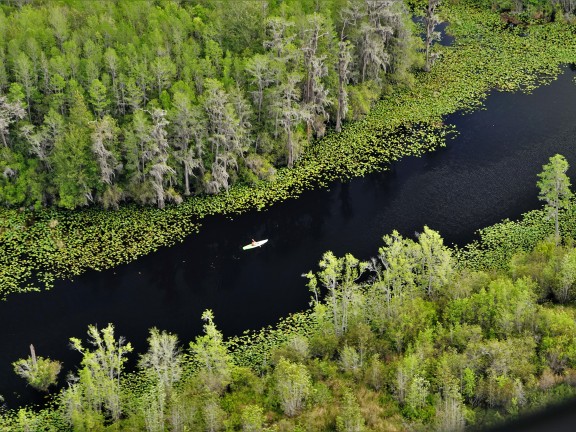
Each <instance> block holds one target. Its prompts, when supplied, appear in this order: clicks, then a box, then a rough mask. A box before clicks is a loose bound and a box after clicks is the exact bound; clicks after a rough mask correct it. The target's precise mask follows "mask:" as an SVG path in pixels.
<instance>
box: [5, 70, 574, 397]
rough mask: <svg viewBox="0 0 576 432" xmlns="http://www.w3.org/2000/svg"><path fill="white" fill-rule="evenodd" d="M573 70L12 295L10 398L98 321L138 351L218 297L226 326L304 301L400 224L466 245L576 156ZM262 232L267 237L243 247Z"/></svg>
mask: <svg viewBox="0 0 576 432" xmlns="http://www.w3.org/2000/svg"><path fill="white" fill-rule="evenodd" d="M575 75H576V73H575V72H574V71H570V70H569V68H566V70H565V73H564V74H563V75H562V76H560V77H559V79H558V80H557V81H555V82H553V83H552V84H550V85H547V86H543V87H541V88H539V89H537V90H535V91H534V93H533V94H532V95H525V94H520V93H518V94H511V93H499V92H493V93H492V94H491V95H490V96H489V97H488V99H487V100H486V108H487V109H486V110H482V111H477V112H475V113H472V114H465V115H462V114H454V115H451V116H448V118H447V119H446V121H447V122H448V123H453V124H455V125H456V127H457V129H458V131H459V136H457V137H456V138H455V139H454V140H452V141H450V142H449V144H448V147H447V148H444V149H440V150H438V151H436V152H433V153H430V154H427V155H425V156H423V157H421V158H414V157H409V158H404V159H403V160H401V161H400V162H398V163H395V164H394V165H393V166H392V167H391V170H390V171H387V172H383V173H375V174H372V175H368V176H366V177H364V178H358V179H355V180H353V181H350V182H349V183H345V184H342V183H339V182H334V183H332V184H330V185H329V187H328V188H327V189H323V190H315V191H308V192H306V193H304V194H303V195H302V196H301V197H300V198H298V199H297V200H289V201H286V202H284V203H280V204H278V205H275V206H273V207H272V208H270V209H269V210H267V211H262V212H258V211H252V212H248V213H246V214H243V215H240V216H236V217H234V219H233V220H231V219H230V218H226V217H223V216H217V217H211V218H209V219H208V220H206V221H205V223H204V226H203V227H202V229H201V231H200V233H199V234H198V235H194V236H191V237H189V238H188V239H187V240H186V241H185V242H184V243H182V244H179V245H177V246H174V247H171V248H163V249H161V250H159V251H158V252H156V253H154V254H151V255H148V256H145V257H142V258H141V259H139V260H137V261H136V262H133V263H130V264H127V265H122V266H120V267H117V268H115V269H112V270H107V271H104V272H88V273H86V274H84V275H82V276H80V277H78V278H76V279H75V280H74V281H60V282H58V283H56V286H55V287H54V289H53V290H52V291H50V292H43V293H31V294H23V295H14V296H12V297H10V298H9V299H8V301H7V302H5V303H1V304H0V329H1V330H0V345H1V346H2V350H1V352H0V378H1V382H2V386H1V388H0V394H2V395H4V396H5V397H6V400H7V402H8V405H9V406H16V405H17V404H20V403H24V402H26V403H29V402H33V401H34V402H39V401H41V397H40V396H38V395H37V394H36V393H35V392H34V391H33V390H31V389H29V388H27V387H26V386H25V383H24V381H23V380H21V379H20V378H18V377H16V375H15V374H14V373H13V372H12V369H11V367H10V364H11V362H13V361H15V360H16V359H18V358H20V357H25V356H27V355H28V351H27V350H28V346H29V344H30V343H33V344H34V345H35V347H36V352H37V354H38V355H41V356H49V357H51V358H54V359H59V360H61V361H63V362H64V365H65V368H66V369H68V370H70V369H71V368H73V367H75V366H76V365H77V364H78V363H79V361H80V355H79V354H78V353H74V352H72V351H71V350H70V349H69V347H68V338H69V337H71V336H76V337H84V335H85V334H86V328H87V326H88V324H97V325H98V326H99V327H104V326H105V325H106V324H107V323H114V324H115V326H116V330H117V334H118V335H124V336H126V338H127V340H128V341H131V342H132V343H133V345H134V346H135V350H136V351H137V352H143V351H144V350H145V349H146V347H145V340H146V337H147V330H148V329H149V328H151V327H153V326H156V327H158V328H160V329H165V330H168V331H171V332H175V333H177V334H178V335H179V336H180V339H181V340H182V341H185V342H186V343H187V342H188V341H190V340H192V339H193V337H194V336H195V335H197V334H198V333H199V331H201V326H202V323H201V321H200V315H201V313H202V311H203V310H204V309H206V308H211V309H213V310H214V313H215V317H216V322H217V324H218V326H219V327H220V328H221V329H222V330H223V332H224V334H225V335H233V334H239V333H241V332H242V331H243V330H245V329H256V328H260V327H262V326H266V325H269V324H273V323H275V322H276V321H277V320H278V319H279V318H280V317H283V316H286V315H288V314H289V313H291V312H295V311H299V310H302V309H304V308H306V307H307V304H308V300H309V293H308V291H307V288H306V287H305V283H304V282H305V281H304V280H303V279H302V278H301V276H300V275H301V274H302V273H305V272H306V271H308V270H311V269H315V268H316V266H317V262H318V260H319V259H320V257H321V255H322V253H323V252H325V251H327V250H332V251H333V252H334V253H336V254H337V255H342V254H344V253H345V252H351V253H353V254H354V255H355V256H357V257H360V258H364V259H367V258H369V257H370V256H372V255H374V254H375V253H376V252H377V250H378V247H379V246H381V237H382V235H384V234H386V233H389V232H391V231H392V230H393V229H397V230H399V231H400V232H401V233H402V234H404V235H408V236H413V235H414V232H416V231H420V230H421V229H422V226H423V225H424V224H428V225H429V226H430V227H431V228H433V229H437V230H439V231H440V232H441V233H442V235H443V236H444V238H445V239H446V241H447V242H448V243H458V244H464V243H466V242H468V241H470V240H471V239H472V238H473V235H474V234H473V233H474V231H475V230H477V229H478V228H481V227H484V226H487V225H490V224H493V223H495V222H497V221H499V220H501V219H503V218H506V217H509V218H517V217H519V216H520V215H521V213H523V212H525V211H527V210H530V209H532V208H535V207H537V206H539V203H538V201H537V189H536V186H535V184H536V180H537V177H536V174H537V173H538V172H539V171H540V170H541V167H542V165H543V164H544V163H546V161H547V160H548V158H549V157H550V156H551V155H553V154H555V153H562V154H564V155H565V156H566V157H567V158H568V160H569V161H571V162H572V163H573V164H576V146H575V142H574V141H575V139H574V137H575V136H576V125H575V124H574V118H576V103H575V102H574V101H576V85H574V83H573V81H572V80H573V78H574V76H575ZM572 172H573V171H571V173H572ZM251 238H255V239H261V238H268V239H269V242H268V243H267V244H266V246H265V247H262V248H258V249H254V250H250V251H243V250H242V249H241V248H242V246H243V245H245V244H247V243H249V242H250V239H251ZM135 357H136V356H134V355H133V357H132V358H133V359H134V358H135ZM64 375H65V374H64V373H63V374H62V377H63V376H64Z"/></svg>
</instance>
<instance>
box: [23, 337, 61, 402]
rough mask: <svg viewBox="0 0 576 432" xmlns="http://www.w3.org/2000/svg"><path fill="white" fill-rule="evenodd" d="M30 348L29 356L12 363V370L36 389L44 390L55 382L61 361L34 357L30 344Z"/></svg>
mask: <svg viewBox="0 0 576 432" xmlns="http://www.w3.org/2000/svg"><path fill="white" fill-rule="evenodd" d="M30 349H31V350H32V355H31V356H30V357H28V358H26V359H20V360H18V361H16V362H14V363H12V366H13V367H14V372H15V373H16V375H18V376H20V377H22V378H24V379H25V380H26V381H28V384H30V385H31V386H32V387H34V388H35V389H36V390H40V391H44V392H46V391H48V387H50V386H51V385H55V384H56V381H57V379H58V374H59V373H60V370H61V369H62V363H60V362H59V361H56V360H50V359H49V358H44V357H36V354H35V353H34V348H33V347H32V346H31V347H30Z"/></svg>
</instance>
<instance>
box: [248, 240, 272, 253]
mask: <svg viewBox="0 0 576 432" xmlns="http://www.w3.org/2000/svg"><path fill="white" fill-rule="evenodd" d="M267 241H268V239H266V240H260V241H257V242H255V243H254V244H249V245H246V246H244V247H243V248H242V249H244V250H247V249H254V248H257V247H260V246H262V245H263V244H264V243H266V242H267Z"/></svg>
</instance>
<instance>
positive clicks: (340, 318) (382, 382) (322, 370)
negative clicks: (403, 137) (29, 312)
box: [0, 222, 576, 432]
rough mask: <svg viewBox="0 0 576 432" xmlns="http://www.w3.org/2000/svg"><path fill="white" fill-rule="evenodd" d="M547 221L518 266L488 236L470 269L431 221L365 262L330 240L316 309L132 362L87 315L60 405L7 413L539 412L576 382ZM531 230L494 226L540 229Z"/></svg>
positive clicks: (339, 426) (212, 417)
mask: <svg viewBox="0 0 576 432" xmlns="http://www.w3.org/2000/svg"><path fill="white" fill-rule="evenodd" d="M547 226H548V230H547V233H548V235H549V237H548V239H547V240H543V241H540V242H538V243H537V244H536V246H535V248H534V249H532V250H528V251H526V252H521V253H516V254H515V255H514V256H513V257H512V259H511V261H508V262H507V266H506V270H501V269H496V268H494V267H492V266H491V265H492V263H494V262H497V261H498V259H499V257H498V250H497V249H493V248H492V247H491V245H490V244H489V243H487V244H484V245H483V246H484V247H485V255H484V258H485V260H484V264H485V266H486V270H484V271H478V270H472V269H470V268H469V267H468V265H469V264H472V265H477V264H478V262H477V261H473V262H468V261H467V259H468V258H467V257H466V256H464V257H463V256H461V255H460V256H458V254H457V255H456V256H455V255H454V252H453V251H452V250H451V249H450V248H448V247H446V246H445V245H444V244H443V240H442V238H441V237H440V236H439V234H438V233H436V232H434V231H433V230H430V229H429V228H427V227H424V229H423V231H422V233H421V234H420V235H419V237H418V239H417V240H411V239H408V238H404V237H402V236H401V235H399V234H398V233H397V232H394V233H392V234H390V235H387V236H384V239H383V245H382V247H381V248H380V249H379V250H378V254H377V255H376V256H375V258H373V259H372V260H370V261H367V262H361V261H360V260H358V259H356V258H354V257H353V256H352V255H350V254H346V255H345V256H343V257H336V256H335V255H334V254H332V253H331V252H327V253H326V254H324V256H323V257H322V259H321V261H320V263H319V269H318V270H315V271H311V272H309V273H308V275H307V277H308V281H309V282H308V286H309V288H310V291H311V305H312V308H311V310H310V311H308V312H307V313H304V314H297V315H294V316H292V317H290V318H289V319H287V320H284V321H283V322H282V323H281V324H280V325H279V326H278V327H277V328H275V329H267V330H264V331H262V332H260V333H254V334H249V335H246V336H242V337H240V338H233V339H230V340H225V339H224V338H223V336H222V334H221V332H220V331H219V330H218V329H217V327H216V324H215V318H214V316H213V314H212V313H211V312H210V311H206V312H205V313H204V314H203V316H202V318H203V319H204V321H205V325H204V333H203V334H202V335H200V336H198V337H197V338H196V339H195V340H194V341H193V342H191V343H190V344H189V345H186V346H185V347H182V346H181V345H180V344H179V342H178V339H177V337H176V336H175V335H172V334H170V333H168V332H162V331H158V330H157V329H152V330H151V332H150V337H149V340H148V342H149V349H148V351H147V352H146V353H145V354H143V355H141V356H140V360H139V362H138V364H139V371H138V372H135V373H127V372H126V371H125V370H124V364H125V362H126V360H127V358H128V357H129V356H130V352H131V351H132V348H131V346H130V344H129V343H126V342H125V341H123V340H121V339H118V338H117V336H116V335H115V334H114V327H113V326H112V325H109V326H107V327H106V328H103V329H102V330H101V331H100V330H98V329H97V328H95V327H90V328H89V332H88V334H89V339H88V342H89V345H88V346H86V345H85V344H84V343H83V342H82V341H81V340H80V339H77V338H72V339H71V341H72V347H73V348H74V349H76V350H78V351H80V353H81V354H82V362H81V365H80V366H79V367H78V370H77V372H76V378H72V379H71V380H70V381H69V385H68V386H67V387H66V388H65V389H64V390H63V391H62V393H61V394H60V395H59V396H58V397H57V398H56V399H55V400H54V402H53V403H52V404H51V406H50V407H48V408H45V409H43V410H40V411H35V410H33V409H28V408H22V409H20V410H14V411H8V412H6V413H4V414H3V415H2V416H1V417H0V424H1V425H2V427H3V430H7V431H21V430H38V431H43V430H46V431H49V430H74V431H82V430H86V431H99V430H116V429H118V428H120V429H121V430H134V431H136V430H147V431H159V430H172V431H184V430H190V429H191V430H205V431H218V430H243V431H247V430H250V431H294V430H301V431H325V430H337V431H346V432H348V431H366V432H368V431H379V430H388V429H393V430H413V429H414V428H416V429H423V430H424V429H425V430H438V431H458V430H463V429H464V428H465V427H472V428H484V427H487V426H489V425H493V424H494V423H498V422H501V421H502V420H504V419H508V418H514V417H516V416H518V415H522V414H525V413H527V412H529V411H531V410H534V409H540V408H542V407H545V406H546V405H548V404H550V403H553V402H558V401H561V400H563V399H565V398H567V397H570V396H574V395H575V394H576V380H575V376H576V352H575V351H574V346H576V345H575V344H576V324H575V323H576V316H575V312H574V308H573V301H574V299H575V298H576V276H575V275H576V273H575V271H574V269H575V264H576V260H575V259H574V257H575V256H576V249H574V248H573V247H572V246H562V245H559V246H558V245H556V244H555V241H554V224H553V223H552V224H548V225H547ZM534 228H535V227H534V226H532V224H530V223H527V222H524V223H517V224H515V225H514V224H511V223H505V224H501V225H500V226H495V227H491V228H489V229H496V230H500V231H501V232H502V231H504V232H505V233H511V234H513V235H516V236H517V235H518V233H524V235H526V236H530V234H531V232H532V230H533V229H534ZM562 234H563V238H564V239H565V240H567V238H566V237H565V233H564V232H562ZM568 243H569V242H568ZM493 252H495V254H496V257H494V258H493V257H491V256H490V255H491V253H493ZM534 263H538V265H537V266H535V265H533V264H534ZM361 280H363V281H364V282H360V281H361ZM564 294H567V295H566V296H564ZM28 361H31V359H30V358H29V359H28Z"/></svg>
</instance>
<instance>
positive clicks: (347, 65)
mask: <svg viewBox="0 0 576 432" xmlns="http://www.w3.org/2000/svg"><path fill="white" fill-rule="evenodd" d="M484 3H486V6H491V7H492V8H494V9H500V10H509V11H511V12H513V13H516V14H519V15H521V14H524V15H525V17H534V16H543V17H546V18H547V19H553V18H555V16H556V15H562V13H570V12H573V9H574V5H573V4H572V3H571V2H565V1H563V0H562V1H555V0H554V1H520V0H518V1H514V2H506V1H493V2H484ZM438 4H439V1H430V2H428V3H426V2H410V4H407V3H405V2H404V1H403V0H386V1H381V0H377V1H375V0H309V1H304V0H290V1H272V0H255V1H224V2H223V1H219V0H200V1H195V2H188V1H173V0H170V1H169V0H155V1H153V0H137V1H129V2H114V1H98V2H86V1H81V0H69V1H62V2H53V1H27V0H14V1H9V2H4V4H2V5H1V6H0V138H1V140H0V141H1V142H0V144H1V147H0V203H1V204H2V205H6V206H11V207H16V206H35V207H36V208H39V207H41V206H45V205H57V206H60V207H64V208H69V209H72V208H76V207H79V206H85V205H90V204H92V203H99V204H101V205H103V206H104V207H105V208H116V207H117V206H118V205H119V203H120V202H122V201H125V200H130V201H134V202H138V203H141V204H154V205H157V206H159V207H163V206H164V205H165V203H167V202H175V203H179V202H181V200H182V199H183V197H185V196H188V195H192V194H198V193H208V194H215V193H218V192H220V191H226V190H228V189H229V188H230V186H231V185H232V184H234V183H236V182H241V183H245V184H252V183H254V182H256V181H258V180H259V179H269V178H272V177H273V176H274V174H275V170H276V168H278V167H280V166H288V167H291V166H292V165H293V164H294V162H295V161H296V160H297V159H298V157H299V155H300V154H301V153H302V152H303V151H304V150H305V148H306V147H307V146H308V145H310V143H311V142H312V140H313V139H314V138H315V137H322V136H323V135H324V134H325V133H326V131H327V129H329V128H334V129H335V130H336V131H340V129H341V128H342V123H343V122H344V121H345V120H350V119H358V118H360V117H362V116H363V115H364V114H365V113H366V112H368V111H369V110H370V106H371V104H372V102H373V101H375V100H376V99H378V98H379V97H380V96H382V95H383V94H384V93H386V92H387V91H388V90H389V89H390V88H392V87H394V86H399V85H400V86H403V85H409V84H410V83H412V81H413V75H412V74H413V73H414V72H416V71H419V70H422V69H424V70H429V69H430V67H431V64H432V63H433V61H434V59H435V58H436V57H435V55H434V53H433V47H432V45H433V43H434V41H436V40H437V39H438V33H437V32H436V31H435V29H434V26H435V25H436V24H437V23H438V16H437V9H436V7H437V6H438ZM415 16H424V21H423V26H422V28H420V29H419V28H417V26H416V24H415V23H414V21H413V18H414V17H415ZM421 35H423V36H424V37H423V38H421ZM422 39H424V40H422Z"/></svg>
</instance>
